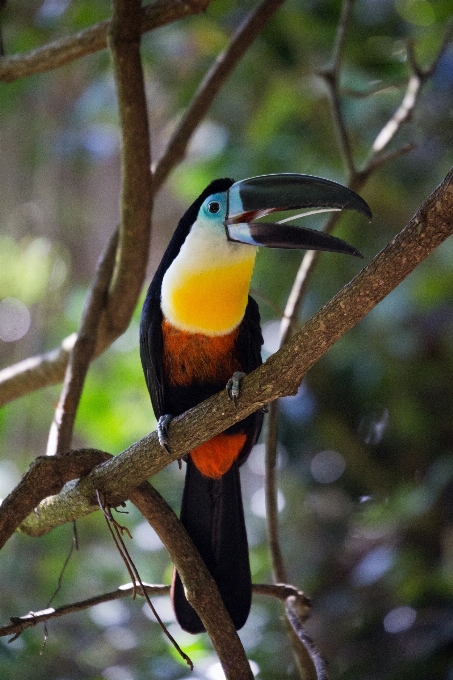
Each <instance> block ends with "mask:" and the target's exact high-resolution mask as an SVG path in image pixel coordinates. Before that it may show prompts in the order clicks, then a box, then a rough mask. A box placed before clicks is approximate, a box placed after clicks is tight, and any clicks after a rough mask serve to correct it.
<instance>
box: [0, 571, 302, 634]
mask: <svg viewBox="0 0 453 680" xmlns="http://www.w3.org/2000/svg"><path fill="white" fill-rule="evenodd" d="M143 588H144V589H145V590H146V593H147V594H148V595H150V596H151V597H162V596H166V595H169V594H170V586H168V585H161V584H150V583H143V582H142V583H141V584H140V583H135V584H133V583H126V584H124V585H123V586H119V588H117V589H116V590H112V591H110V592H108V593H102V594H100V595H95V596H94V597H89V598H86V599H84V600H79V601H77V602H71V603H70V604H65V605H62V606H61V607H47V608H46V609H42V610H40V611H36V612H29V613H28V614H25V615H24V616H13V617H11V623H9V624H6V625H5V626H0V637H6V636H8V635H14V638H12V639H11V640H9V642H12V641H13V640H15V639H16V637H17V636H18V635H20V634H21V633H22V632H23V631H24V630H27V628H34V627H35V626H37V625H39V624H40V623H44V622H45V621H51V620H52V619H57V618H60V617H61V616H67V615H68V614H75V613H76V612H80V611H84V610H85V609H91V607H95V606H96V605H98V604H103V603H105V602H112V601H114V600H122V599H125V598H133V597H134V596H135V594H137V595H140V596H144V595H143ZM252 589H253V593H254V595H264V596H267V597H274V598H276V599H278V600H282V601H285V600H286V599H287V598H288V597H292V598H296V599H297V601H298V611H299V616H301V617H302V620H304V619H305V618H306V617H307V615H308V612H309V611H310V601H309V600H308V599H307V598H306V597H305V595H304V594H303V593H302V592H301V591H300V590H297V588H294V586H290V585H286V584H268V583H255V584H253V586H252Z"/></svg>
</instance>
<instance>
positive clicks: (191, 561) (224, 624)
mask: <svg viewBox="0 0 453 680" xmlns="http://www.w3.org/2000/svg"><path fill="white" fill-rule="evenodd" d="M130 500H131V501H132V503H133V504H134V505H135V506H136V507H137V508H138V509H139V510H140V512H141V513H142V515H143V516H144V517H145V519H147V520H148V522H149V523H150V524H151V526H152V527H153V528H154V530H155V531H156V533H157V534H158V536H159V538H160V539H161V541H162V543H163V544H164V545H165V547H166V548H167V550H168V552H169V554H170V557H171V559H172V561H173V563H174V565H175V567H176V568H177V570H178V572H179V574H180V576H181V579H182V581H183V583H184V588H185V591H186V595H187V599H188V601H189V602H190V604H191V605H192V606H193V607H194V608H195V610H196V611H197V613H198V615H199V616H200V618H201V620H202V621H203V624H204V626H205V628H206V630H207V632H208V633H209V637H210V638H211V640H212V643H213V645H214V648H215V650H216V652H217V654H218V657H219V659H220V662H221V664H222V667H223V670H224V672H225V675H226V677H227V678H228V679H229V680H236V679H237V680H239V679H241V680H252V678H253V674H252V672H251V670H250V666H249V664H248V661H247V657H246V656H245V652H244V648H243V646H242V644H241V641H240V640H239V637H238V634H237V633H236V630H235V628H234V625H233V623H232V621H231V619H230V617H229V616H228V614H227V611H226V609H225V605H224V604H223V601H222V598H221V597H220V594H219V592H218V590H217V587H216V585H215V582H214V579H213V578H212V576H211V574H210V573H209V571H208V570H207V568H206V566H205V564H204V562H203V560H202V559H201V557H200V556H199V554H198V551H197V549H196V548H195V546H194V544H193V543H192V540H191V539H190V537H189V535H188V534H187V532H186V530H185V529H184V527H183V526H182V524H181V523H180V521H179V520H178V518H177V517H176V515H175V513H174V512H173V510H172V509H171V508H170V506H169V505H168V504H167V502H166V501H165V500H164V499H163V498H162V496H161V495H160V494H159V493H158V492H157V491H156V490H155V489H154V488H153V487H152V486H151V484H149V483H148V482H144V483H143V484H141V485H140V486H139V487H138V488H137V489H136V490H135V491H133V492H132V493H131V495H130Z"/></svg>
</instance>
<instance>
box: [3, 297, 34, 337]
mask: <svg viewBox="0 0 453 680" xmlns="http://www.w3.org/2000/svg"><path fill="white" fill-rule="evenodd" d="M30 322H31V317H30V312H29V311H28V307H27V306H26V305H24V303H23V302H21V301H20V300H18V299H17V298H13V297H7V298H4V300H2V301H1V302H0V340H3V341H4V342H15V341H16V340H20V339H21V338H23V337H24V335H25V333H26V332H27V331H28V329H29V328H30Z"/></svg>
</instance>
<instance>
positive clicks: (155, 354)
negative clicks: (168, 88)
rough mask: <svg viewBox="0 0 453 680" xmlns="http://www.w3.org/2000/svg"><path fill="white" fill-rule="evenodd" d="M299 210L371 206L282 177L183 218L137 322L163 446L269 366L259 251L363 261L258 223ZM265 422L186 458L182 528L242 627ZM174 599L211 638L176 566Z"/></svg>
mask: <svg viewBox="0 0 453 680" xmlns="http://www.w3.org/2000/svg"><path fill="white" fill-rule="evenodd" d="M302 208H314V209H315V210H314V212H317V211H321V210H320V209H328V210H344V209H349V210H355V211H357V212H359V213H362V214H363V215H365V216H366V217H367V218H368V219H371V211H370V208H369V207H368V205H367V204H366V202H365V201H364V200H363V199H362V198H361V197H360V196H359V195H358V194H356V193H355V192H353V191H352V190H350V189H348V188H346V187H344V186H343V185H341V184H338V183H336V182H333V181H331V180H327V179H324V178H320V177H314V176H311V175H304V174H300V173H275V174H270V175H261V176H258V177H251V178H247V179H243V180H240V181H238V182H235V181H234V180H232V179H230V178H222V179H216V180H214V181H212V182H211V183H210V184H209V186H207V187H206V189H204V191H203V192H202V193H201V194H200V196H199V197H198V198H197V199H196V200H195V201H194V202H193V203H192V205H191V206H190V207H189V209H188V210H187V211H186V212H185V214H184V215H183V216H182V218H181V220H180V221H179V223H178V225H177V227H176V229H175V231H174V233H173V236H172V238H171V240H170V242H169V245H168V247H167V249H166V251H165V253H164V255H163V257H162V260H161V262H160V264H159V266H158V267H157V270H156V273H155V275H154V277H153V279H152V281H151V284H150V286H149V289H148V292H147V295H146V298H145V302H144V305H143V310H142V315H141V321H140V356H141V362H142V367H143V372H144V376H145V381H146V385H147V387H148V391H149V394H150V398H151V403H152V406H153V409H154V413H155V416H156V418H157V419H158V433H159V441H160V442H161V444H162V445H163V446H164V447H166V448H167V447H168V424H169V422H170V420H171V418H172V417H174V416H177V415H180V414H182V413H184V412H185V411H187V410H188V409H190V408H192V407H194V406H196V405H197V404H199V403H201V402H202V401H204V400H205V399H207V398H208V397H210V396H211V395H213V394H215V393H217V392H219V391H220V390H223V389H225V386H228V391H229V394H230V396H231V398H232V399H233V401H234V402H236V400H237V399H238V397H239V395H240V380H241V378H242V376H243V375H244V374H247V373H250V372H251V371H253V370H254V369H256V368H257V367H258V366H260V364H261V363H262V359H261V345H262V343H263V338H262V334H261V327H260V314H259V309H258V305H257V303H256V302H255V300H254V299H253V298H252V297H251V296H250V294H249V289H250V281H251V277H252V272H253V267H254V263H255V257H256V253H257V250H258V247H259V246H264V247H268V248H291V249H293V248H297V249H308V250H327V251H333V252H338V253H345V254H350V255H355V256H360V253H359V252H358V250H356V249H355V248H354V247H353V246H351V245H349V244H348V243H346V242H345V241H342V240H341V239H338V238H336V237H334V236H331V235H329V234H326V233H324V232H320V231H316V230H313V229H307V228H302V227H300V226H296V225H289V224H288V223H287V221H285V220H283V222H284V223H281V222H280V223H278V222H277V223H271V222H268V221H267V222H266V221H264V222H263V221H259V220H260V218H262V217H265V216H267V215H269V214H271V213H274V212H283V211H288V210H299V209H302ZM310 214H311V213H310ZM262 423H263V410H259V411H257V412H255V413H252V414H251V415H249V416H247V417H246V418H245V419H243V420H241V421H240V422H238V423H235V424H234V425H232V426H231V427H229V428H228V429H227V430H225V431H224V432H222V433H221V434H219V435H217V436H215V437H214V438H212V439H211V440H210V441H208V442H206V443H204V444H201V445H200V446H197V447H196V448H195V449H193V450H192V451H191V452H190V453H189V454H188V455H187V456H186V457H185V462H186V473H185V481H184V490H183V496H182V503H181V513H180V521H181V522H182V524H183V526H184V527H185V529H186V531H187V532H188V534H189V536H190V537H191V539H192V541H193V543H194V544H195V547H196V548H197V550H198V552H199V554H200V556H201V557H202V559H203V561H204V563H205V565H206V567H207V568H208V570H209V572H210V573H211V575H212V577H213V578H214V580H215V582H216V584H217V587H218V589H219V592H220V595H221V597H222V600H223V602H224V604H225V607H226V609H227V611H228V613H229V615H230V617H231V619H232V621H233V624H234V626H235V628H236V629H237V630H239V629H240V628H241V627H242V626H243V625H244V624H245V622H246V620H247V618H248V615H249V612H250V607H251V597H252V580H251V573H250V563H249V550H248V544H247V534H246V527H245V520H244V510H243V502H242V495H241V486H240V478H239V467H240V466H241V465H242V464H243V463H244V462H245V460H246V459H247V457H248V455H249V453H250V451H251V449H252V448H253V446H254V445H255V444H256V442H257V439H258V437H259V434H260V430H261V426H262ZM171 599H172V605H173V609H174V612H175V616H176V620H177V621H178V623H179V624H180V626H181V627H182V628H183V630H185V631H187V632H189V633H192V634H197V633H201V632H203V631H204V630H205V627H204V625H203V622H202V621H201V619H200V617H199V615H198V614H197V612H196V611H195V609H194V608H193V607H192V605H191V604H190V603H189V602H188V600H187V598H186V596H185V591H184V586H183V584H182V581H181V578H180V576H179V574H178V572H177V571H176V569H174V572H173V579H172V585H171Z"/></svg>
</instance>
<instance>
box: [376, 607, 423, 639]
mask: <svg viewBox="0 0 453 680" xmlns="http://www.w3.org/2000/svg"><path fill="white" fill-rule="evenodd" d="M416 618H417V612H416V611H415V609H413V607H395V609H392V610H391V611H389V613H388V614H387V615H386V616H384V622H383V623H384V628H385V630H386V631H387V633H402V632H403V631H404V630H408V628H410V627H411V626H413V625H414V623H415V619H416Z"/></svg>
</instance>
